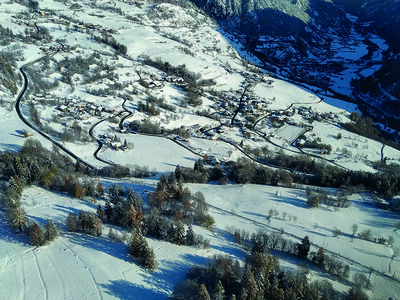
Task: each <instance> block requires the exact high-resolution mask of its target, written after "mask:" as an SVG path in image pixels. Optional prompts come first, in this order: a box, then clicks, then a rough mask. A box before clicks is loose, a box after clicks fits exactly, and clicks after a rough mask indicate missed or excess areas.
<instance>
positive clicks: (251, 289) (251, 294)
mask: <svg viewBox="0 0 400 300" xmlns="http://www.w3.org/2000/svg"><path fill="white" fill-rule="evenodd" d="M242 285H243V287H244V288H245V289H246V292H247V299H248V300H255V299H256V297H257V292H258V287H257V283H256V281H255V279H254V275H253V273H252V272H251V270H250V268H247V269H246V271H245V273H244V275H243V279H242Z"/></svg>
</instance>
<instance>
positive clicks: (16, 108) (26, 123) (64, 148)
mask: <svg viewBox="0 0 400 300" xmlns="http://www.w3.org/2000/svg"><path fill="white" fill-rule="evenodd" d="M45 57H48V55H45V56H42V57H41V58H38V59H36V60H34V61H32V62H29V63H27V64H25V65H23V66H22V67H20V68H19V71H20V72H21V74H22V76H23V78H24V85H23V87H22V90H21V91H20V92H19V95H18V97H17V100H16V102H15V110H16V112H17V114H18V117H19V118H20V119H21V121H22V122H23V123H24V124H25V125H26V126H28V127H29V128H31V129H33V130H34V131H36V132H37V133H38V134H40V135H41V136H42V137H44V138H45V139H46V140H48V141H50V142H51V143H52V144H53V145H56V146H57V147H58V148H60V149H61V150H62V151H64V152H65V153H66V154H68V155H69V156H70V157H72V158H73V159H75V160H76V161H80V162H81V163H82V164H83V165H85V166H86V167H88V168H90V169H92V170H95V169H97V168H96V167H95V166H93V165H92V164H90V163H88V162H86V161H85V160H83V159H82V158H80V157H78V156H77V155H76V154H75V153H73V152H72V151H70V150H69V149H67V148H66V147H65V146H64V145H62V144H61V143H59V142H57V141H56V140H54V139H53V138H51V137H50V136H49V135H47V134H46V133H44V132H43V131H42V130H40V129H39V128H37V127H36V126H34V125H33V124H32V123H30V122H29V121H28V120H27V119H26V118H25V116H24V115H23V113H22V112H21V108H20V104H21V100H22V97H23V96H24V95H25V92H26V90H27V89H28V83H29V82H28V76H27V75H26V73H25V71H24V68H25V67H28V66H31V65H33V64H35V63H37V62H38V61H40V60H42V59H44V58H45Z"/></svg>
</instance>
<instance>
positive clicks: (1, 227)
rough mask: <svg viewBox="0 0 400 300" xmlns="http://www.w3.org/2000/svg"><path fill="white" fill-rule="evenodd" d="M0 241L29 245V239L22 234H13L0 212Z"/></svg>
mask: <svg viewBox="0 0 400 300" xmlns="http://www.w3.org/2000/svg"><path fill="white" fill-rule="evenodd" d="M0 239H1V240H3V241H7V242H9V243H14V244H26V245H27V244H29V237H28V236H27V235H25V234H23V233H15V232H14V231H13V230H12V229H11V228H10V227H9V226H8V224H7V222H6V219H5V216H4V213H2V212H0Z"/></svg>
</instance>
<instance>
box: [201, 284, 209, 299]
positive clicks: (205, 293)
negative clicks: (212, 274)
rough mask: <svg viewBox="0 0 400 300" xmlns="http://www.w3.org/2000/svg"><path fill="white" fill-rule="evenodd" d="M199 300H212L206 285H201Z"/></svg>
mask: <svg viewBox="0 0 400 300" xmlns="http://www.w3.org/2000/svg"><path fill="white" fill-rule="evenodd" d="M199 300H210V295H209V294H208V291H207V288H206V286H205V285H204V283H202V284H201V285H200V291H199Z"/></svg>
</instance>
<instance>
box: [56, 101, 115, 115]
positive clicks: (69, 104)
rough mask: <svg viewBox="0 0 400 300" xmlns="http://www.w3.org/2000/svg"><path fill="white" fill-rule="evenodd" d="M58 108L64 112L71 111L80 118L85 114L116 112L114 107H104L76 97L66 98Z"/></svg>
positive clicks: (70, 112)
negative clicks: (83, 101) (84, 101)
mask: <svg viewBox="0 0 400 300" xmlns="http://www.w3.org/2000/svg"><path fill="white" fill-rule="evenodd" d="M56 109H57V110H58V111H60V112H63V113H69V114H71V115H73V116H74V117H75V118H79V117H81V116H82V115H84V114H90V115H92V116H97V117H101V116H102V114H103V113H108V114H112V113H114V112H115V110H114V108H110V107H104V106H102V105H97V104H94V103H91V102H86V103H82V100H80V99H76V98H71V99H68V100H65V101H64V103H63V104H61V105H58V106H57V107H56Z"/></svg>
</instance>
